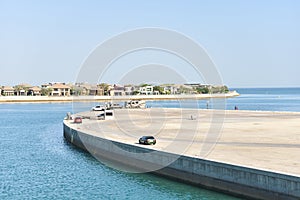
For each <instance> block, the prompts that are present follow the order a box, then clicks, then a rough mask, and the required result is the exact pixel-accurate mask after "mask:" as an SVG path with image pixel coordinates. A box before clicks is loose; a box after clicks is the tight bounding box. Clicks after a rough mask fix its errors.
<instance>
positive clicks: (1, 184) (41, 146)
mask: <svg viewBox="0 0 300 200" xmlns="http://www.w3.org/2000/svg"><path fill="white" fill-rule="evenodd" d="M84 108H90V105H89V104H77V105H76V109H84ZM71 110H72V104H71V103H64V104H60V103H53V104H51V103H46V104H0V142H1V145H0V152H1V161H0V199H141V197H142V198H143V199H154V198H160V199H205V200H212V199H225V200H231V199H235V198H233V197H229V196H226V195H223V194H220V193H216V192H212V191H208V190H203V189H199V188H196V187H193V186H189V185H186V184H182V183H177V182H175V181H170V180H167V179H164V178H160V177H158V176H154V175H150V174H128V173H124V172H120V171H116V170H114V169H111V168H109V167H106V166H105V165H103V164H101V163H100V162H99V161H97V160H96V159H94V158H93V157H92V156H90V155H89V154H88V153H85V152H83V151H81V150H78V149H77V148H74V147H73V146H72V145H69V144H68V143H66V142H65V140H64V139H63V136H62V119H63V118H64V117H65V115H66V112H69V111H71Z"/></svg>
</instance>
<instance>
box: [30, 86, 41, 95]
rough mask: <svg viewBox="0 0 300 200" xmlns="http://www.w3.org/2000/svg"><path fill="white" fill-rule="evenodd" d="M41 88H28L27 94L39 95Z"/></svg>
mask: <svg viewBox="0 0 300 200" xmlns="http://www.w3.org/2000/svg"><path fill="white" fill-rule="evenodd" d="M41 90H42V89H41V88H40V87H38V86H34V87H31V88H29V89H28V95H30V96H41Z"/></svg>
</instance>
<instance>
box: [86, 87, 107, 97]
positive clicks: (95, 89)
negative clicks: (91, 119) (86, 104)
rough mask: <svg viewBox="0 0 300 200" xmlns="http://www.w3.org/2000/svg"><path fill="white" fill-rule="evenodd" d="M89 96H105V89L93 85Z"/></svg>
mask: <svg viewBox="0 0 300 200" xmlns="http://www.w3.org/2000/svg"><path fill="white" fill-rule="evenodd" d="M89 95H92V96H103V95H104V88H103V87H102V86H100V85H93V86H92V87H91V89H90V93H89Z"/></svg>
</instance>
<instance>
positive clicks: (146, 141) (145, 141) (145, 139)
mask: <svg viewBox="0 0 300 200" xmlns="http://www.w3.org/2000/svg"><path fill="white" fill-rule="evenodd" d="M139 143H140V144H153V145H154V144H156V139H155V138H154V137H153V136H143V137H141V138H140V139H139Z"/></svg>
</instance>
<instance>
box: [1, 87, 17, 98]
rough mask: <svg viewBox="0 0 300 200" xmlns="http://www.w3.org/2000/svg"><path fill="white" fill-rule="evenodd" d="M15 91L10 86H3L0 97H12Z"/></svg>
mask: <svg viewBox="0 0 300 200" xmlns="http://www.w3.org/2000/svg"><path fill="white" fill-rule="evenodd" d="M14 94H15V90H14V88H13V87H11V86H3V87H2V95H3V96H14Z"/></svg>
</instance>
